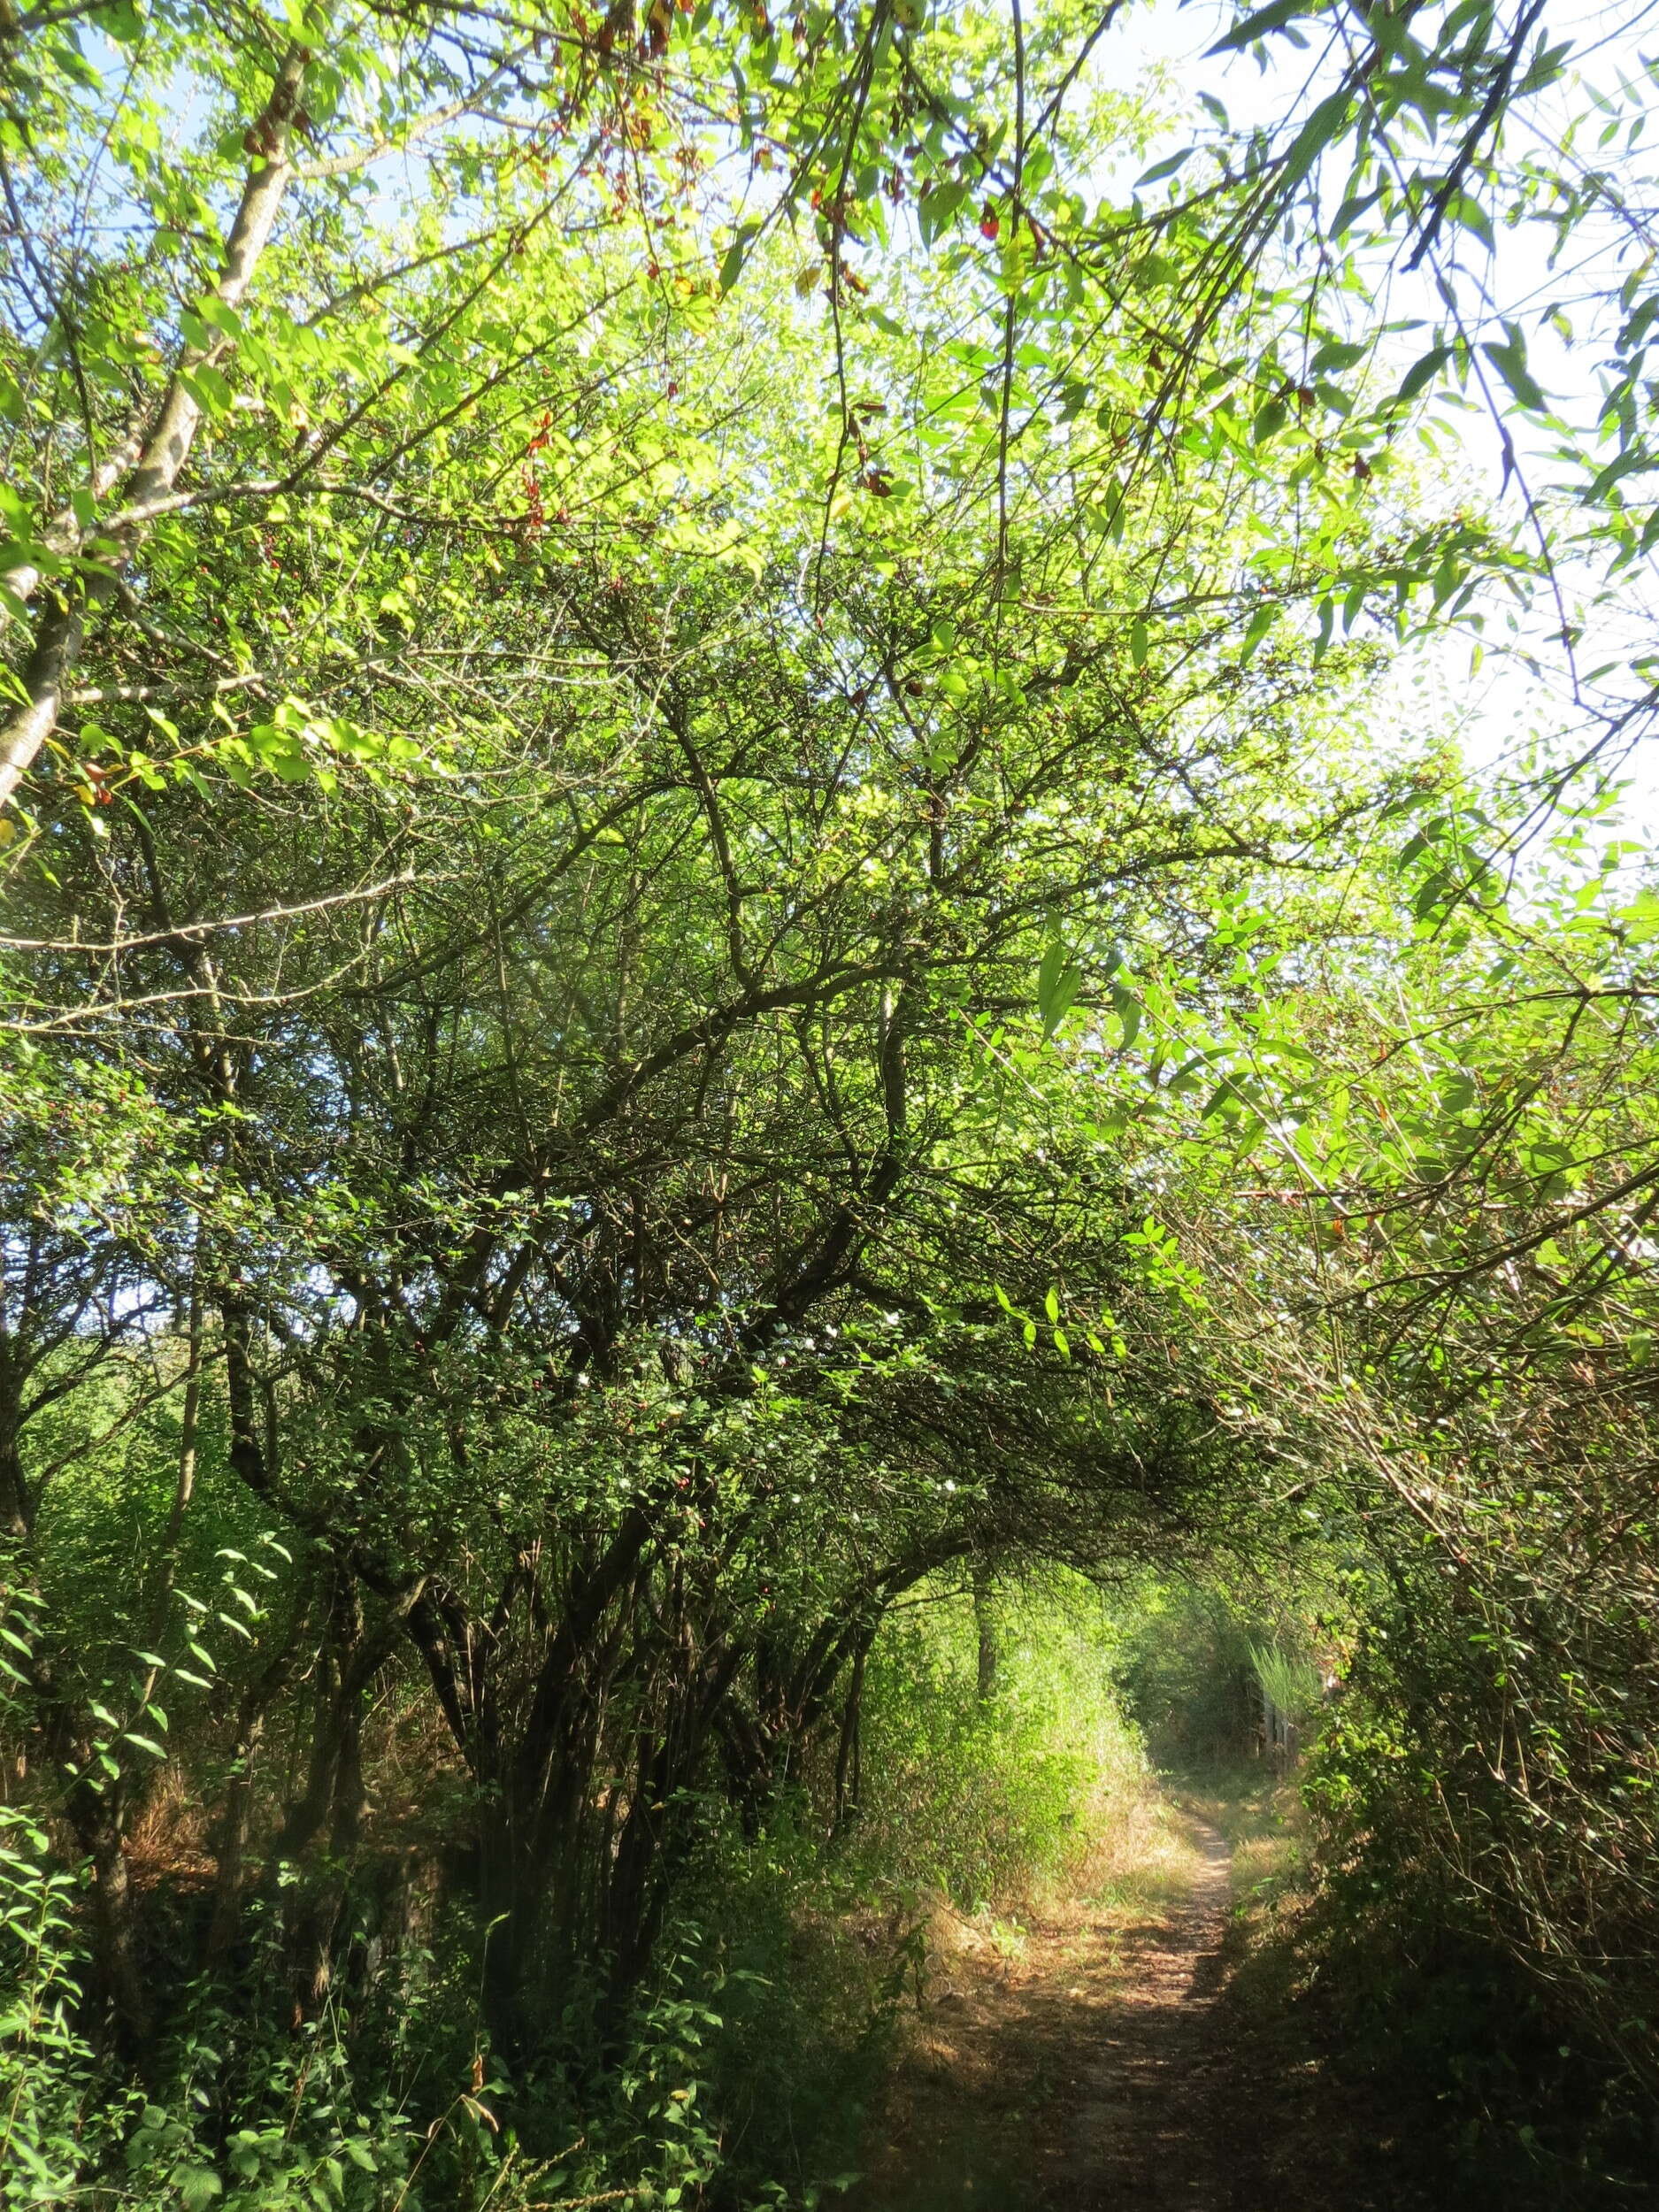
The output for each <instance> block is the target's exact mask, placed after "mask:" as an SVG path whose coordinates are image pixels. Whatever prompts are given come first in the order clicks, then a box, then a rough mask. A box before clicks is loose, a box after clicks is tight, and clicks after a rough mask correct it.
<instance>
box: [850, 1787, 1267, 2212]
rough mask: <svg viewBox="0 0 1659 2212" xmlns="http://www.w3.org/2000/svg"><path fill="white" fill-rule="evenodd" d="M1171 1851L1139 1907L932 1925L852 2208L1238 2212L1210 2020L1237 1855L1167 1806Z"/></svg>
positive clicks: (1220, 2061)
mask: <svg viewBox="0 0 1659 2212" xmlns="http://www.w3.org/2000/svg"><path fill="white" fill-rule="evenodd" d="M1161 1846H1162V1856H1161V1866H1160V1879H1159V1881H1158V1883H1157V1884H1156V1886H1155V1888H1154V1891H1153V1893H1152V1894H1151V1895H1150V1896H1148V1898H1147V1899H1146V1901H1145V1902H1144V1905H1143V1907H1142V1909H1139V1910H1136V1909H1133V1908H1131V1909H1125V1905H1124V1903H1123V1902H1122V1901H1121V1898H1120V1899H1119V1901H1117V1902H1109V1903H1090V1902H1087V1901H1077V1902H1074V1903H1072V1904H1071V1905H1069V1906H1067V1907H1066V1908H1064V1910H1063V1911H1061V1912H1058V1913H1057V1914H1056V1917H1055V1918H1053V1919H1052V1920H1043V1919H1034V1918H1033V1919H1030V1920H1028V1921H1026V1922H1025V1924H1023V1926H1020V1927H1018V1929H1015V1930H1010V1931H1003V1930H999V1929H998V1928H997V1927H996V1925H995V1924H994V1923H992V1924H984V1923H979V1922H964V1921H962V1920H960V1919H956V1918H955V1916H949V1915H948V1914H946V1913H943V1912H942V1911H941V1914H940V1915H939V1916H936V1924H935V1926H934V1928H933V1945H932V1951H933V1958H934V1959H935V1961H936V1968H935V1976H934V1978H933V1981H932V1982H931V1983H930V1985H928V1987H927V1989H926V1993H925V1995H924V2000H923V2002H922V2004H921V2006H920V2007H919V2008H918V2020H917V2023H916V2032H915V2034H914V2036H913V2038H912V2040H911V2044H910V2049H909V2052H908V2054H907V2055H906V2058H905V2060H904V2062H903V2063H902V2066H901V2068H900V2070H899V2072H898V2076H897V2078H896V2080H895V2088H894V2094H893V2097H892V2099H891V2100H890V2102H889V2106H888V2108H887V2112H886V2113H885V2114H884V2116H883V2119H882V2123H881V2126H880V2130H879V2133H880V2137H881V2141H880V2145H879V2149H878V2151H877V2153H876V2155H875V2156H874V2158H873V2159H872V2164H871V2168H870V2170H869V2173H868V2177H867V2179H866V2180H865V2182H864V2185H862V2186H861V2188H860V2189H859V2190H858V2192H857V2193H856V2196H855V2198H854V2199H853V2200H852V2201H853V2203H854V2204H855V2205H856V2208H857V2212H943V2208H945V2207H948V2206H970V2205H973V2206H981V2207H985V2208H987V2212H1096V2208H1098V2212H1108V2208H1118V2207H1127V2206H1130V2205H1133V2206H1134V2207H1135V2208H1136V2212H1162V2208H1174V2207H1179V2208H1182V2212H1232V2208H1233V2207H1234V2205H1235V2204H1236V2203H1237V2202H1238V2200H1237V2199H1236V2198H1235V2196H1234V2194H1233V2190H1232V2185H1231V2179H1230V2175H1229V2167H1228V2158H1227V2154H1226V2148H1225V2145H1226V2139H1227V2136H1228V2133H1229V2128H1228V2125H1227V2122H1228V2118H1229V2115H1228V2113H1227V2110H1226V2105H1225V2097H1226V2090H1227V2086H1228V2072H1227V2054H1226V2051H1225V2047H1224V2043H1223V2039H1222V2036H1221V2032H1220V2029H1219V2025H1218V2024H1217V2021H1216V2019H1215V2016H1214V2006H1215V2001H1216V1997H1217V1993H1218V1991H1219V1988H1220V1985H1221V1980H1222V1959H1221V1944H1222V1939H1223V1936H1224V1934H1225V1928H1226V1923H1227V1913H1228V1906H1229V1902H1230V1898H1231V1893H1232V1883H1231V1852H1230V1850H1229V1847H1228V1845H1227V1842H1226V1840H1225V1838H1224V1837H1223V1835H1222V1834H1221V1832H1220V1831H1219V1830H1218V1829H1217V1828H1215V1827H1213V1826H1211V1825H1210V1823H1208V1822H1207V1821H1204V1820H1202V1819H1200V1818H1198V1817H1197V1816H1195V1815H1193V1814H1187V1813H1179V1814H1177V1813H1174V1812H1172V1811H1169V1810H1167V1809H1166V1812H1165V1815H1164V1831H1163V1834H1162V1838H1161ZM953 1923H954V1924H953ZM1232 2118H1233V2122H1234V2124H1236V2118H1237V2115H1236V2111H1235V2112H1234V2113H1233V2115H1232Z"/></svg>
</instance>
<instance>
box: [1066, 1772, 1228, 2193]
mask: <svg viewBox="0 0 1659 2212" xmlns="http://www.w3.org/2000/svg"><path fill="white" fill-rule="evenodd" d="M1187 1827H1188V1828H1189V1830H1190V1832H1191V1840H1192V1844H1193V1846H1194V1851H1195V1853H1196V1855H1197V1864H1196V1865H1195V1867H1194V1870H1193V1876H1192V1882H1191V1887H1190V1889H1189V1891H1188V1893H1187V1897H1186V1899H1185V1900H1184V1901H1182V1902H1180V1903H1179V1904H1178V1905H1177V1906H1176V1907H1175V1909H1173V1910H1172V1911H1171V1914H1170V1915H1169V1916H1168V1918H1167V1920H1165V1921H1164V1922H1163V1923H1162V1924H1156V1923H1155V1924H1150V1925H1147V1926H1143V1927H1140V1928H1135V1929H1132V1930H1131V1931H1130V1932H1129V1934H1128V1936H1127V1939H1126V1940H1125V1945H1124V1950H1123V1963H1122V1967H1121V1970H1120V1971H1119V1972H1118V1973H1117V1974H1114V1975H1110V1976H1109V1977H1108V1978H1106V1979H1105V1981H1104V1983H1103V1985H1100V1986H1097V1987H1096V1988H1094V1989H1092V1990H1090V1991H1089V1993H1087V1996H1085V1997H1083V1998H1082V1999H1080V2000H1078V2001H1076V2002H1077V2007H1078V2014H1079V2017H1078V2021H1077V2025H1076V2028H1075V2030H1074V2034H1075V2039H1076V2044H1077V2047H1078V2049H1079V2058H1080V2059H1081V2061H1082V2065H1081V2070H1080V2076H1079V2090H1078V2093H1077V2096H1076V2101H1075V2103H1074V2104H1073V2106H1072V2109H1071V2115H1070V2118H1071V2127H1070V2140H1069V2142H1068V2143H1067V2145H1066V2148H1065V2153H1064V2156H1063V2157H1061V2158H1060V2159H1058V2160H1057V2161H1056V2164H1057V2166H1058V2168H1059V2170H1058V2171H1057V2172H1056V2174H1055V2175H1053V2176H1051V2177H1048V2180H1047V2185H1046V2197H1047V2200H1048V2202H1050V2203H1052V2204H1053V2205H1054V2206H1055V2207H1056V2212H1058V2208H1059V2207H1061V2206H1063V2205H1064V2206H1071V2207H1075V2208H1077V2212H1083V2208H1085V2207H1093V2206H1095V2205H1101V2206H1109V2205H1110V2206H1116V2205H1129V2204H1133V2205H1134V2206H1136V2207H1137V2208H1138V2212H1150V2208H1157V2212H1162V2208H1164V2207H1165V2206H1168V2207H1171V2208H1173V2207H1176V2206H1180V2207H1183V2208H1186V2212H1222V2208H1223V2207H1224V2206H1225V2205H1227V2204H1228V2202H1229V2201H1230V2196H1229V2193H1228V2189H1227V2177H1226V2172H1225V2159H1224V2156H1223V2148H1222V2133H1223V2118H1224V2116H1223V2112H1222V2109H1221V2104H1220V2099H1219V2093H1220V2092H1221V2091H1222V2090H1223V2089H1224V2088H1225V2052H1224V2051H1223V2050H1222V2049H1221V2048H1220V2047H1218V2043H1217V2037H1216V2035H1215V2033H1214V2022H1213V2020H1212V2018H1211V2014H1212V2012H1213V2009H1214V2006H1215V2001H1216V1998H1217V1993H1218V1992H1219V1990H1220V1986H1221V1978H1222V1960H1221V1945H1222V1939H1223V1938H1224V1936H1225V1933H1226V1924H1227V1910H1228V1907H1229V1904H1230V1903H1231V1901H1232V1861H1233V1854H1232V1851H1231V1849H1230V1848H1229V1847H1228V1844H1227V1841H1226V1839H1225V1837H1224V1836H1223V1835H1222V1833H1221V1832H1220V1830H1219V1829H1217V1828H1213V1827H1211V1826H1210V1823H1209V1822H1208V1821H1201V1820H1199V1819H1197V1818H1196V1817H1194V1816H1191V1815H1189V1816H1187Z"/></svg>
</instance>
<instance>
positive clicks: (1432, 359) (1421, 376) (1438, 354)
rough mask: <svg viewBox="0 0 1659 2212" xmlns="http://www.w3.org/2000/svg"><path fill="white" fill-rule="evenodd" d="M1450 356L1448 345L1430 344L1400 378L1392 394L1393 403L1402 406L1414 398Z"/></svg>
mask: <svg viewBox="0 0 1659 2212" xmlns="http://www.w3.org/2000/svg"><path fill="white" fill-rule="evenodd" d="M1451 357H1452V349H1451V348H1450V347H1449V346H1431V347H1430V349H1429V350H1428V351H1427V352H1426V353H1425V354H1424V355H1423V357H1422V358H1421V359H1420V360H1417V361H1414V362H1413V363H1412V364H1411V366H1410V367H1409V369H1408V370H1407V371H1406V373H1405V374H1404V375H1403V376H1402V378H1401V380H1400V389H1399V390H1398V391H1397V392H1396V393H1395V394H1394V404H1395V405H1396V406H1404V405H1405V404H1406V403H1408V402H1409V401H1410V400H1414V399H1415V398H1416V397H1417V394H1418V393H1419V392H1420V391H1421V390H1422V389H1423V388H1424V386H1425V384H1427V383H1429V382H1430V381H1431V380H1432V379H1433V378H1434V377H1437V376H1438V375H1439V374H1440V371H1441V370H1442V369H1443V368H1444V367H1445V366H1446V364H1447V363H1448V361H1449V360H1450V359H1451Z"/></svg>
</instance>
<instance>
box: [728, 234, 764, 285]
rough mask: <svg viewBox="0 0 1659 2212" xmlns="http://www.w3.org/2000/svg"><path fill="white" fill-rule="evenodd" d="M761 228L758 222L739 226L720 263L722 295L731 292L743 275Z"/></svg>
mask: <svg viewBox="0 0 1659 2212" xmlns="http://www.w3.org/2000/svg"><path fill="white" fill-rule="evenodd" d="M760 228H761V226H760V225H759V224H758V223H743V224H741V225H740V226H739V227H738V233H737V235H736V237H735V238H733V241H732V242H731V244H730V245H729V246H728V247H727V248H726V258H725V260H724V261H723V262H721V264H720V290H721V293H722V295H724V294H726V293H727V292H729V291H730V290H731V288H732V287H733V285H734V284H735V283H736V282H737V280H738V278H739V277H740V276H741V275H742V273H743V264H744V262H745V261H746V260H747V259H748V258H749V248H750V246H752V245H753V244H754V242H755V240H756V238H757V236H758V235H759V234H760Z"/></svg>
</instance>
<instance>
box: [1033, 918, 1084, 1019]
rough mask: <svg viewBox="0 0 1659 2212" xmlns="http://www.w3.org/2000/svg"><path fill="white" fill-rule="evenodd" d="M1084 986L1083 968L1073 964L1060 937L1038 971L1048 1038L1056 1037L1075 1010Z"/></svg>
mask: <svg viewBox="0 0 1659 2212" xmlns="http://www.w3.org/2000/svg"><path fill="white" fill-rule="evenodd" d="M1082 987H1083V972H1082V970H1081V969H1080V968H1079V967H1077V966H1076V965H1075V964H1073V962H1072V960H1071V956H1070V955H1069V954H1068V952H1067V951H1066V949H1065V947H1064V945H1063V944H1062V943H1061V942H1060V941H1059V940H1058V939H1057V938H1056V941H1055V942H1054V943H1053V944H1051V945H1050V946H1049V948H1048V951H1047V952H1045V953H1044V955H1043V956H1042V965H1041V967H1040V968H1039V969H1038V971H1037V1009H1038V1011H1039V1012H1040V1013H1041V1016H1042V1033H1043V1035H1044V1036H1045V1037H1052V1036H1053V1034H1054V1033H1055V1031H1056V1029H1057V1028H1058V1027H1059V1026H1060V1024H1061V1023H1062V1022H1063V1021H1064V1019H1065V1018H1066V1016H1067V1014H1069V1013H1070V1012H1071V1004H1072V1002H1073V1000H1074V999H1075V998H1076V997H1077V995H1078V993H1079V991H1080V990H1081V989H1082Z"/></svg>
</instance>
